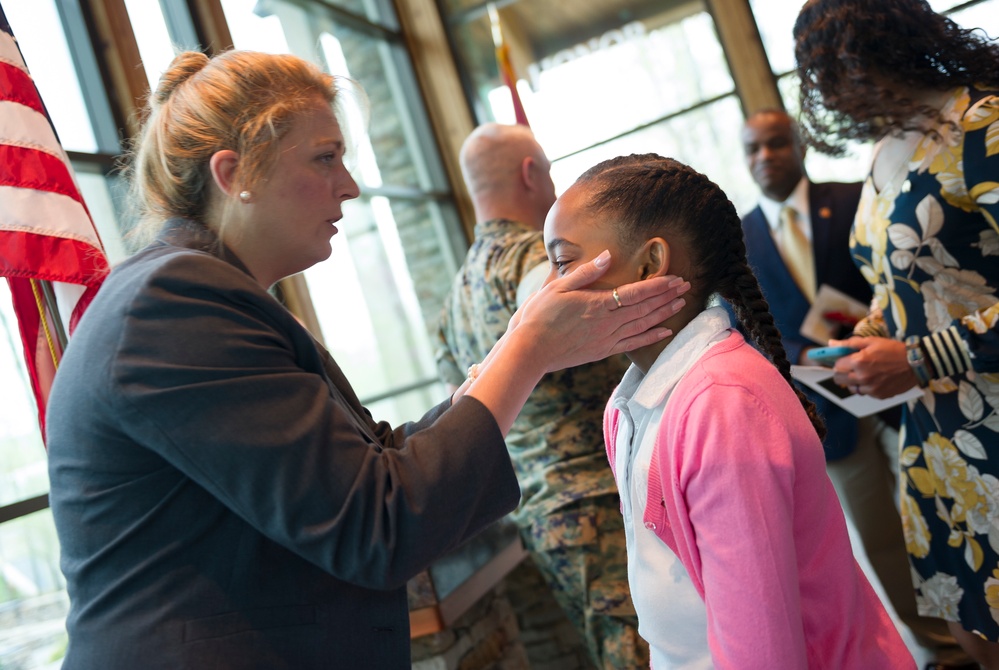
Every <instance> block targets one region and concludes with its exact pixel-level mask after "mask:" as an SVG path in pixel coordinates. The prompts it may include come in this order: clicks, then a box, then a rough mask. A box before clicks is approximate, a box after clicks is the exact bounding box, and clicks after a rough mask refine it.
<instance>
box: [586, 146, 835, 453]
mask: <svg viewBox="0 0 999 670" xmlns="http://www.w3.org/2000/svg"><path fill="white" fill-rule="evenodd" d="M576 183H577V184H585V186H586V188H587V190H588V192H589V198H588V200H587V207H589V208H590V209H593V210H596V211H600V212H601V213H611V214H613V216H614V219H615V221H619V222H620V233H619V234H620V236H621V243H622V245H623V246H624V247H625V248H635V247H637V246H638V245H640V244H642V243H643V242H645V241H646V240H648V239H649V238H650V237H654V236H656V235H662V234H663V233H664V232H666V231H668V238H669V239H670V240H671V241H672V242H674V243H676V242H679V243H680V244H682V245H684V247H685V248H686V249H687V250H688V252H689V253H690V256H691V268H690V270H689V271H688V272H689V273H690V274H691V276H688V277H686V279H687V280H688V281H689V282H690V285H691V291H690V295H689V296H688V297H687V299H688V300H699V301H701V303H702V304H704V305H706V304H707V302H708V299H709V298H710V297H711V296H712V295H713V294H716V293H717V294H718V295H720V296H721V297H722V298H724V299H726V300H727V301H728V302H729V303H730V304H731V305H732V307H733V308H734V310H735V313H736V317H737V318H738V320H739V323H740V325H741V326H742V327H743V328H744V329H745V331H746V332H747V333H748V334H749V336H750V338H751V339H752V341H753V342H754V343H755V344H756V346H757V347H758V348H759V349H760V350H761V351H763V352H764V353H765V355H766V356H767V357H769V359H770V360H771V362H773V364H774V366H775V367H776V368H777V370H778V371H779V372H780V374H781V376H782V377H784V379H785V380H786V381H787V383H788V385H790V386H791V388H793V389H794V392H795V394H797V396H798V400H799V401H800V402H801V405H802V407H804V408H805V412H806V413H807V414H808V418H809V419H810V420H811V422H812V425H813V426H814V427H815V432H816V433H818V435H819V437H820V438H824V437H825V433H826V429H825V425H824V424H823V422H822V418H821V417H820V416H819V414H818V412H817V411H816V409H815V405H814V404H813V403H812V402H811V401H810V400H809V399H808V398H807V397H806V396H805V394H804V393H802V392H801V390H800V389H798V388H797V386H795V385H794V384H793V383H792V381H791V364H790V362H788V360H787V354H786V353H785V352H784V346H783V345H782V344H781V339H780V331H779V330H778V329H777V326H776V325H775V324H774V317H773V315H772V314H771V313H770V308H769V306H768V305H767V301H766V300H765V299H764V298H763V291H762V290H761V289H760V284H759V282H758V281H757V279H756V275H754V274H753V271H752V270H751V269H750V267H749V263H748V262H747V260H746V244H745V242H744V241H743V237H742V222H741V220H740V218H739V215H738V213H737V212H736V209H735V206H734V205H733V204H732V202H731V201H730V200H729V199H728V197H727V196H726V195H725V193H724V191H722V190H721V188H719V187H718V185H717V184H715V183H714V182H712V181H711V180H710V179H708V178H707V177H705V176H704V175H703V174H701V173H699V172H697V171H696V170H694V169H693V168H691V167H689V166H687V165H684V164H683V163H680V162H678V161H675V160H673V159H671V158H663V157H662V156H659V155H657V154H632V155H630V156H621V157H618V158H613V159H611V160H608V161H604V162H602V163H599V164H598V165H596V166H594V167H592V168H590V169H589V170H587V171H586V172H584V173H583V174H582V175H581V176H580V177H579V179H578V180H577V181H576Z"/></svg>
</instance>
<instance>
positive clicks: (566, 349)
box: [509, 252, 690, 372]
mask: <svg viewBox="0 0 999 670" xmlns="http://www.w3.org/2000/svg"><path fill="white" fill-rule="evenodd" d="M609 265H610V254H609V253H607V252H604V253H603V254H600V255H599V256H597V257H596V258H594V259H593V260H592V261H590V262H588V263H584V264H583V265H581V266H580V267H579V268H578V269H577V270H575V271H574V272H571V273H569V274H567V275H566V276H564V277H560V278H558V279H553V280H550V281H548V282H547V283H546V284H545V285H544V287H542V288H541V289H540V290H539V291H538V292H537V293H535V294H534V295H533V296H532V297H531V298H530V300H528V301H526V302H525V303H524V305H523V306H522V307H521V308H520V309H519V310H517V313H516V314H515V315H514V317H513V319H511V322H510V331H509V332H511V334H512V333H514V332H515V331H516V332H517V334H520V333H523V334H525V335H526V336H528V337H530V338H532V340H530V341H532V342H533V343H534V344H533V348H535V349H536V350H537V354H538V355H539V356H541V357H543V359H542V360H544V361H546V367H547V369H548V371H549V372H550V371H553V370H561V369H563V368H567V367H573V366H576V365H581V364H583V363H589V362H592V361H596V360H600V359H602V358H606V357H607V356H610V355H612V354H619V353H623V352H626V351H632V350H635V349H640V348H642V347H645V346H648V345H650V344H654V343H655V342H658V341H659V340H661V339H663V338H664V337H667V336H669V335H671V334H672V331H670V330H669V329H668V328H666V327H665V326H663V325H662V324H663V322H664V321H666V320H667V319H668V318H670V317H671V316H673V315H674V314H676V313H677V312H678V311H680V309H681V308H682V307H683V305H684V304H685V301H684V300H683V299H682V298H679V296H680V295H682V294H683V293H686V291H687V290H688V289H689V288H690V284H689V283H687V282H685V281H684V280H683V279H681V278H679V277H674V276H666V277H656V278H653V279H647V280H645V281H641V282H635V283H632V284H624V285H622V286H619V287H618V288H617V289H616V290H617V300H615V298H614V292H613V291H611V290H593V289H588V288H587V287H588V286H590V285H591V284H593V283H594V282H595V281H596V280H597V279H599V278H600V277H601V276H602V275H603V274H604V273H605V272H606V271H607V268H608V267H609ZM618 301H620V306H619V304H618Z"/></svg>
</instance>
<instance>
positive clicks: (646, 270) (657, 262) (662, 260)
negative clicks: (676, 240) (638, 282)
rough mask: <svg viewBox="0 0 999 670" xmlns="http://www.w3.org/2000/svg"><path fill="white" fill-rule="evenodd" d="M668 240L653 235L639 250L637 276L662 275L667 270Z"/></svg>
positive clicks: (648, 277) (645, 277) (643, 277)
mask: <svg viewBox="0 0 999 670" xmlns="http://www.w3.org/2000/svg"><path fill="white" fill-rule="evenodd" d="M669 261H670V249H669V242H667V241H666V240H664V239H663V238H661V237H653V238H652V239H651V240H649V241H648V242H646V243H645V244H644V245H643V246H642V249H641V251H640V252H639V265H638V267H639V278H640V279H651V278H652V277H662V276H663V275H666V274H668V272H669Z"/></svg>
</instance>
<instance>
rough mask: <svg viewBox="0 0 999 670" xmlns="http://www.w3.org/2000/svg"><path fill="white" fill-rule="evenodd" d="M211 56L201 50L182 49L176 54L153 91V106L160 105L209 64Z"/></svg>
mask: <svg viewBox="0 0 999 670" xmlns="http://www.w3.org/2000/svg"><path fill="white" fill-rule="evenodd" d="M208 61H209V58H208V56H206V55H205V54H203V53H201V52H200V51H182V52H180V53H179V54H177V55H176V56H174V59H173V61H171V63H170V66H169V67H168V68H167V69H166V71H165V72H163V74H162V75H161V76H160V81H159V84H157V86H156V91H155V93H153V99H152V103H153V105H152V106H153V107H159V106H160V105H162V104H163V103H164V102H166V101H167V99H168V98H169V97H170V96H171V95H172V94H173V92H174V91H175V90H177V87H178V86H180V85H181V84H183V83H184V82H185V81H187V80H188V79H190V78H191V77H193V76H194V75H195V74H197V73H198V72H200V71H201V70H202V68H204V67H205V66H206V65H208Z"/></svg>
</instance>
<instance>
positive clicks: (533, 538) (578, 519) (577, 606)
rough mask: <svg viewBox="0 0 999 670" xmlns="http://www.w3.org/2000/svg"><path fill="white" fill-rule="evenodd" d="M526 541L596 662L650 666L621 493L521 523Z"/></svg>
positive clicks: (618, 669)
mask: <svg viewBox="0 0 999 670" xmlns="http://www.w3.org/2000/svg"><path fill="white" fill-rule="evenodd" d="M521 536H522V537H523V540H524V545H525V546H526V548H527V550H528V551H529V552H530V553H531V556H532V558H533V559H534V561H535V563H537V566H538V569H539V570H540V571H541V574H542V575H544V577H545V579H546V581H547V582H548V584H549V586H550V587H551V589H552V592H553V593H554V594H555V599H556V600H557V601H558V603H559V605H561V606H562V609H564V610H565V612H566V615H567V616H568V618H569V620H570V621H571V622H572V623H573V624H574V625H575V626H576V628H577V630H579V632H580V634H581V635H582V636H583V639H584V640H585V641H586V645H587V648H588V649H589V652H590V656H591V657H592V659H593V661H594V664H595V665H596V667H598V668H603V669H606V670H623V669H628V668H648V667H649V648H648V644H647V643H646V642H645V640H643V639H642V638H641V637H639V635H638V617H637V615H636V614H635V606H634V605H633V604H632V602H631V593H630V590H629V588H628V557H627V549H626V544H625V537H624V522H623V519H622V517H621V507H620V502H619V501H618V497H617V495H604V496H600V497H597V498H591V499H586V500H581V501H579V502H577V503H574V504H572V505H570V506H568V507H563V508H561V509H559V510H556V511H555V512H553V513H552V514H549V515H546V516H542V517H537V518H534V519H531V520H530V524H529V525H527V524H525V525H523V526H522V527H521Z"/></svg>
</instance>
